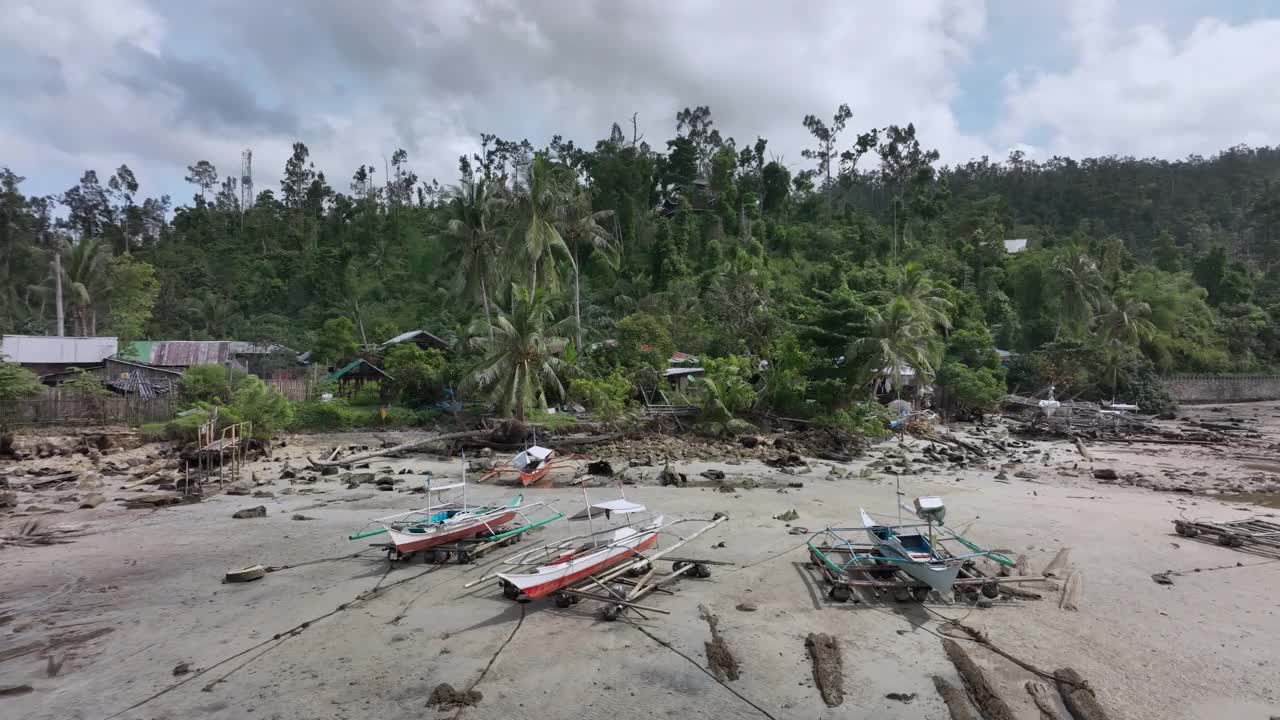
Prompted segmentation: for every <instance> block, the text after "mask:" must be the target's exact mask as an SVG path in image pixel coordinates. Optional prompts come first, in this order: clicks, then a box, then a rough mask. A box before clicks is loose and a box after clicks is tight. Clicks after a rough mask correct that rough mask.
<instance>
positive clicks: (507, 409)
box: [466, 285, 573, 421]
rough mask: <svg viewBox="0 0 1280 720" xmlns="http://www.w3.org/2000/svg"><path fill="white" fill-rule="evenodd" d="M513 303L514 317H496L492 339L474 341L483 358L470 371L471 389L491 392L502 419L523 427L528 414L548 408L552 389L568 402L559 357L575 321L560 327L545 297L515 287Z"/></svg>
mask: <svg viewBox="0 0 1280 720" xmlns="http://www.w3.org/2000/svg"><path fill="white" fill-rule="evenodd" d="M511 297H512V301H511V312H510V313H505V312H503V311H501V310H497V311H496V312H495V313H494V314H495V317H494V319H493V322H492V324H491V325H490V332H489V337H485V336H484V335H482V334H480V333H477V336H476V337H473V338H472V339H471V344H472V346H473V347H475V348H477V349H479V350H481V351H482V352H483V353H484V358H483V359H482V360H481V361H480V362H479V363H478V364H477V365H476V366H475V367H474V368H473V369H472V370H471V373H470V375H469V376H468V377H467V380H466V385H467V386H470V387H475V388H477V389H480V390H484V391H486V392H488V394H489V399H490V400H491V401H492V402H493V404H494V407H495V408H497V410H498V412H499V413H500V414H502V415H511V414H514V415H515V418H516V419H517V420H520V421H524V414H525V410H526V409H527V408H529V407H532V406H535V405H536V406H538V407H546V404H547V390H548V389H550V390H551V392H552V394H553V395H555V396H557V397H563V396H564V386H563V385H562V384H561V382H560V377H559V374H558V373H559V372H560V371H561V370H562V369H563V367H564V362H563V361H562V360H561V358H560V357H559V354H560V353H561V352H563V351H564V349H565V347H566V346H567V345H568V344H569V339H568V338H567V337H565V335H566V333H567V332H568V331H570V330H572V328H573V320H572V319H571V318H566V319H564V320H560V321H556V320H555V319H554V318H553V317H552V313H551V308H550V306H549V305H548V304H547V300H546V296H545V295H544V294H543V293H542V292H541V291H533V292H532V293H531V292H530V291H529V290H528V289H526V288H523V287H519V286H515V285H513V286H512V288H511Z"/></svg>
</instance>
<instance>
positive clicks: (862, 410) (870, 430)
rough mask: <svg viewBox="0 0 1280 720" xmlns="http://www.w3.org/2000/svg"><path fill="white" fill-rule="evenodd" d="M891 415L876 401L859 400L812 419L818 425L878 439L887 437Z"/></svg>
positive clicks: (889, 433)
mask: <svg viewBox="0 0 1280 720" xmlns="http://www.w3.org/2000/svg"><path fill="white" fill-rule="evenodd" d="M891 418H892V415H891V414H890V413H889V411H888V410H887V409H886V408H885V407H884V406H883V405H881V404H880V403H878V402H874V401H872V402H859V403H854V404H852V405H850V406H849V407H847V408H844V409H842V410H837V411H835V412H832V413H827V414H823V415H819V416H818V417H816V418H814V421H815V422H817V423H818V424H819V425H833V426H835V427H838V428H841V429H843V430H846V431H848V432H850V433H853V434H854V435H860V436H862V437H867V438H872V439H879V438H887V437H889V436H890V435H891V434H892V433H891V432H890V431H889V420H890V419H891Z"/></svg>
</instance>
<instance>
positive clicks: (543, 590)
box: [498, 516, 662, 599]
mask: <svg viewBox="0 0 1280 720" xmlns="http://www.w3.org/2000/svg"><path fill="white" fill-rule="evenodd" d="M661 527H662V517H661V516H659V517H657V518H655V519H654V521H653V522H652V523H649V524H646V525H644V526H642V527H640V528H639V529H637V528H632V527H622V528H618V529H616V530H612V531H609V533H608V535H607V536H606V537H605V538H603V540H605V542H604V543H603V544H595V543H591V542H587V543H583V544H582V545H580V546H578V547H570V548H568V549H566V550H564V551H563V552H560V553H559V554H558V555H555V556H554V557H553V558H552V559H550V560H548V561H546V562H544V563H542V564H541V565H537V566H534V567H533V568H532V569H530V570H529V571H528V572H518V573H516V572H512V573H498V579H499V580H500V581H501V582H502V589H503V593H504V594H505V595H506V596H507V597H510V598H512V599H514V598H517V597H520V596H521V595H524V596H526V597H528V598H530V599H537V598H540V597H546V596H547V595H550V594H551V593H553V592H555V591H557V590H560V589H561V588H565V587H569V586H570V585H573V584H575V583H577V582H578V581H579V580H582V579H583V578H585V577H587V576H589V575H591V574H593V573H597V572H599V571H601V570H604V569H606V568H609V567H612V566H614V565H617V564H618V563H620V562H623V561H624V560H632V559H635V558H636V557H638V556H639V555H640V553H642V552H644V551H645V550H648V549H650V548H652V547H653V546H654V544H655V543H657V542H658V529H659V528H661Z"/></svg>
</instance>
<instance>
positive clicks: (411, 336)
mask: <svg viewBox="0 0 1280 720" xmlns="http://www.w3.org/2000/svg"><path fill="white" fill-rule="evenodd" d="M403 343H413V344H414V345H417V346H418V347H420V348H422V349H423V350H427V349H429V348H435V349H437V350H441V351H444V352H449V343H448V342H446V341H445V340H443V339H441V338H439V337H437V336H435V335H432V334H431V333H429V332H427V331H426V330H410V331H409V332H407V333H401V334H400V335H397V336H395V337H393V338H391V339H390V340H388V341H386V342H384V343H382V345H380V346H378V352H379V353H385V352H386V351H387V350H388V349H390V348H392V347H394V346H396V345H401V344H403Z"/></svg>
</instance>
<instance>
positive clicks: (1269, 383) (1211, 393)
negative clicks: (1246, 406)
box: [1164, 374, 1280, 405]
mask: <svg viewBox="0 0 1280 720" xmlns="http://www.w3.org/2000/svg"><path fill="white" fill-rule="evenodd" d="M1164 382H1165V385H1167V386H1168V387H1169V392H1170V393H1171V394H1172V395H1173V398H1174V399H1175V400H1177V401H1178V402H1180V403H1186V404H1189V405H1195V404H1199V403H1228V402H1256V401H1259V400H1280V375H1201V374H1187V375H1169V376H1166V377H1165V378H1164Z"/></svg>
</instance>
